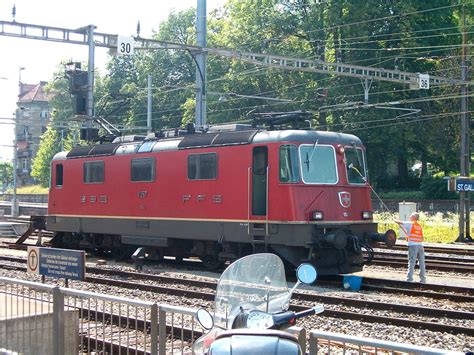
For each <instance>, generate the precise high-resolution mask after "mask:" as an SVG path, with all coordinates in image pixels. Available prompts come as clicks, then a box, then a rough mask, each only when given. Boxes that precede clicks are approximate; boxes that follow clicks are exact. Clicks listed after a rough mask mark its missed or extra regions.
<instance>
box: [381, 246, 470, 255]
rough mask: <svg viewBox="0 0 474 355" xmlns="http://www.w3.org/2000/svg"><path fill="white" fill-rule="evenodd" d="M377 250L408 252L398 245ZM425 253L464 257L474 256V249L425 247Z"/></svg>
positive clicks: (405, 248) (404, 247) (405, 247)
mask: <svg viewBox="0 0 474 355" xmlns="http://www.w3.org/2000/svg"><path fill="white" fill-rule="evenodd" d="M376 249H384V250H400V251H405V252H406V251H407V246H406V245H402V244H396V245H394V246H392V247H387V246H386V245H382V244H380V245H377V246H376ZM424 249H425V253H433V254H454V255H464V256H474V249H473V248H468V247H464V248H463V247H458V248H454V247H441V246H440V247H434V246H431V245H430V246H426V245H425V246H424Z"/></svg>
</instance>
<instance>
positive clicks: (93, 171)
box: [83, 161, 104, 184]
mask: <svg viewBox="0 0 474 355" xmlns="http://www.w3.org/2000/svg"><path fill="white" fill-rule="evenodd" d="M83 173H84V175H83V177H84V183H86V184H93V183H99V182H104V162H103V161H88V162H85V163H84V166H83Z"/></svg>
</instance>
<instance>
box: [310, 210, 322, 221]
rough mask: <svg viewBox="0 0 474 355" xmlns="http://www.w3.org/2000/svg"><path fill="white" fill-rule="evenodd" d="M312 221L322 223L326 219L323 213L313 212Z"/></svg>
mask: <svg viewBox="0 0 474 355" xmlns="http://www.w3.org/2000/svg"><path fill="white" fill-rule="evenodd" d="M311 219H312V220H313V221H322V220H323V219H324V213H323V212H321V211H313V213H312V214H311Z"/></svg>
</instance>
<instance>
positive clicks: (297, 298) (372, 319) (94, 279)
mask: <svg viewBox="0 0 474 355" xmlns="http://www.w3.org/2000/svg"><path fill="white" fill-rule="evenodd" d="M1 259H3V260H5V259H4V257H2V258H0V260H1ZM16 260H17V261H16V262H24V259H20V261H18V258H16ZM10 261H13V260H12V259H10ZM5 266H6V265H3V266H2V267H5ZM8 268H9V269H12V268H13V269H15V270H20V271H24V270H25V267H23V266H10V267H8ZM88 273H89V275H88V276H87V279H86V281H87V282H91V283H96V284H103V285H108V286H115V287H120V288H130V289H138V290H141V291H149V292H156V293H160V294H168V295H173V296H177V297H185V298H194V299H199V300H203V301H208V302H212V301H213V300H214V290H215V287H216V283H215V282H207V281H198V280H183V279H176V278H171V277H165V276H161V275H147V274H141V273H136V272H124V271H119V270H106V269H97V268H88ZM91 273H96V274H100V275H98V276H91V275H90V274H91ZM104 275H108V276H113V277H120V278H121V279H114V278H105V277H104ZM122 278H126V279H127V280H124V279H122ZM128 279H133V280H136V281H138V280H149V281H154V282H160V283H162V284H165V285H166V286H163V285H154V284H144V283H143V282H141V283H140V282H130V281H129V280H128ZM371 281H372V282H373V280H371ZM384 281H387V280H384ZM323 282H324V280H323ZM369 283H370V281H369ZM318 284H320V282H319V281H318ZM401 284H403V283H401ZM178 285H179V286H180V287H178ZM368 286H370V285H368ZM431 286H432V285H423V287H424V288H430V287H431ZM191 288H195V289H191ZM435 288H436V287H435ZM203 289H205V290H204V291H203ZM392 291H394V290H392ZM407 291H409V290H399V292H401V293H406V292H407ZM411 291H413V290H411ZM455 291H458V292H460V291H463V292H464V293H465V294H464V295H459V294H457V295H456V296H457V297H459V298H457V300H458V301H461V300H462V302H474V294H473V293H474V289H464V288H457V289H455ZM417 292H418V295H427V296H428V297H429V296H430V295H432V294H434V293H433V292H428V291H427V290H417ZM452 296H453V295H451V294H444V295H443V296H437V298H438V297H452ZM292 300H293V303H296V304H293V305H292V306H291V309H292V310H294V311H302V310H304V309H307V307H308V306H311V305H314V304H315V303H324V304H325V305H338V306H343V307H348V308H351V307H352V308H357V309H358V310H362V309H369V310H382V311H390V312H396V313H400V314H401V315H402V316H397V317H393V316H379V315H373V314H364V313H363V312H361V311H351V310H337V309H326V310H325V311H324V313H322V314H321V316H323V317H332V318H338V319H349V320H357V321H361V322H368V323H384V324H392V325H396V326H403V327H414V328H421V329H426V330H430V331H435V332H448V333H452V334H465V335H469V336H474V329H473V328H472V327H462V326H455V325H447V324H442V323H440V319H441V318H443V317H446V318H448V319H462V320H469V321H471V320H473V319H474V312H467V311H454V310H446V309H438V308H429V307H420V306H408V305H400V304H395V303H387V302H375V301H367V300H358V299H352V298H345V297H336V296H327V295H322V294H314V293H303V292H296V293H295V294H294V295H293V298H292ZM408 314H417V315H419V316H424V317H430V318H434V319H436V321H420V320H413V319H409V318H406V317H404V316H403V315H408Z"/></svg>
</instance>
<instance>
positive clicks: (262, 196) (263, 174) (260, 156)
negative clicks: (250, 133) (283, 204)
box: [252, 147, 268, 216]
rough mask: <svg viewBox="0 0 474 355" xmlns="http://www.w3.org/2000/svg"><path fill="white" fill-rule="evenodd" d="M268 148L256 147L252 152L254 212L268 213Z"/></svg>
mask: <svg viewBox="0 0 474 355" xmlns="http://www.w3.org/2000/svg"><path fill="white" fill-rule="evenodd" d="M267 175H268V149H267V147H255V148H253V152H252V214H253V215H254V216H266V215H267V184H268V176H267Z"/></svg>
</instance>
